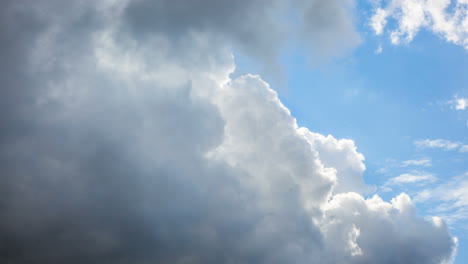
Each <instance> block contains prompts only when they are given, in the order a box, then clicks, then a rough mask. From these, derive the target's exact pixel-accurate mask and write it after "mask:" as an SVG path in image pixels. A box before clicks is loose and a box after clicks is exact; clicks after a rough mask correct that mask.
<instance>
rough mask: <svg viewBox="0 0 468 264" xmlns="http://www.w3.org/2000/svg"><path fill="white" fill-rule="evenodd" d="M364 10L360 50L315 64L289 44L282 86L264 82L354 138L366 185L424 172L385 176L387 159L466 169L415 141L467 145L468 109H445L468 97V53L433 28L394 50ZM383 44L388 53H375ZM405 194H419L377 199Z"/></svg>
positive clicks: (455, 155)
mask: <svg viewBox="0 0 468 264" xmlns="http://www.w3.org/2000/svg"><path fill="white" fill-rule="evenodd" d="M358 13H359V14H361V16H360V17H359V20H358V21H357V24H358V31H359V33H360V35H361V37H362V39H363V42H362V43H361V45H359V46H358V47H357V48H356V49H354V50H353V51H351V52H349V53H348V54H345V55H344V56H342V57H340V58H338V59H336V58H335V59H332V60H330V61H328V62H322V63H319V64H315V65H314V66H312V65H311V63H310V60H309V58H310V56H309V55H310V54H308V52H307V51H306V50H305V49H301V48H297V46H299V45H294V44H293V43H290V44H292V45H291V46H290V47H289V48H286V49H284V53H283V54H282V56H281V59H280V63H281V65H282V67H283V70H284V78H285V80H284V81H283V83H279V82H277V81H275V78H272V76H268V74H267V75H263V76H262V77H263V78H264V79H265V80H267V81H268V82H269V83H270V84H271V85H272V87H273V88H275V89H276V90H277V91H278V92H279V95H280V98H281V100H282V102H283V103H284V104H285V105H286V106H287V107H288V108H289V109H290V110H291V112H292V115H293V116H294V117H296V118H297V121H298V123H299V125H300V126H305V127H308V128H309V129H310V130H312V131H314V132H319V133H322V134H332V135H333V136H335V137H337V138H350V139H353V140H354V141H355V143H356V145H357V147H358V151H359V152H361V153H363V154H364V156H365V157H366V162H365V164H366V167H367V170H366V172H365V174H364V178H365V180H366V182H367V183H368V184H371V185H376V186H381V185H383V184H384V183H385V182H386V181H387V180H388V179H389V178H391V177H395V176H398V175H399V174H401V173H408V172H411V170H412V169H418V168H414V167H413V168H404V167H401V166H400V167H398V166H393V167H392V166H389V168H388V171H387V172H386V173H382V172H379V169H381V168H382V167H385V166H386V165H388V164H386V163H387V162H386V161H387V159H393V160H394V161H393V162H394V163H395V164H398V163H401V162H402V161H404V160H409V159H418V158H423V157H429V158H431V159H432V163H433V166H431V167H425V168H419V170H422V171H425V172H427V173H431V174H433V175H435V176H436V177H438V178H439V179H440V180H439V181H438V182H444V181H450V179H451V178H452V177H455V176H459V175H461V174H462V173H464V172H466V171H468V153H459V152H456V151H452V152H444V151H442V150H439V151H437V150H420V149H417V148H416V147H415V145H414V143H413V142H414V141H415V140H418V139H426V138H427V139H447V140H451V141H460V142H463V143H464V144H468V127H467V120H468V110H465V111H456V110H454V109H450V107H449V106H448V105H447V104H446V102H447V101H448V100H451V99H452V98H453V96H454V95H455V94H458V95H459V96H465V97H468V51H466V50H464V49H463V48H462V47H460V46H456V45H453V44H451V43H447V42H446V41H445V40H443V39H442V38H439V37H438V36H436V35H434V34H432V33H430V32H427V31H421V32H419V34H418V35H417V36H416V37H415V39H414V40H413V41H412V42H411V43H409V44H407V45H399V46H393V45H391V44H390V41H389V39H388V35H387V36H382V37H377V36H374V35H373V33H372V32H371V30H370V28H369V27H368V26H367V19H368V18H369V17H370V14H369V6H366V5H365V4H361V6H359V7H358ZM389 26H390V27H391V26H392V25H391V24H390V25H389ZM380 45H381V46H382V48H383V51H382V53H381V54H376V53H375V50H376V49H377V48H378V47H379V46H380ZM293 47H294V48H293ZM312 60H313V58H312ZM236 65H237V73H236V74H235V75H237V74H242V73H250V72H253V73H260V72H261V71H260V67H259V65H256V64H254V63H252V61H250V60H248V59H247V58H245V57H242V56H240V55H236ZM438 182H436V183H434V185H437V184H438ZM400 191H406V192H408V193H409V194H412V193H416V192H417V191H418V189H417V187H414V189H413V187H412V186H411V185H409V186H407V187H405V188H404V189H395V191H393V192H388V193H379V195H381V196H382V197H383V198H384V199H386V200H389V199H390V198H391V197H393V196H394V195H395V194H396V193H398V192H400ZM429 209H430V204H429V205H427V204H426V205H424V206H423V205H421V207H420V208H418V210H419V211H420V213H423V214H424V212H426V211H428V210H429ZM452 233H453V234H454V235H456V236H458V237H459V239H460V241H459V250H458V257H457V260H456V263H457V264H461V263H467V262H468V261H467V260H468V232H467V230H465V229H463V228H461V227H460V228H458V227H457V226H455V227H453V228H452Z"/></svg>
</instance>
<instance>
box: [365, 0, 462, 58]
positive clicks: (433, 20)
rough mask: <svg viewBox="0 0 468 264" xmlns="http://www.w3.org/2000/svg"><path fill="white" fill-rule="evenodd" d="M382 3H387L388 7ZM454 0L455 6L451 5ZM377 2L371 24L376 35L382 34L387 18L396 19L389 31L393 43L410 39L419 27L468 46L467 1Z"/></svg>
mask: <svg viewBox="0 0 468 264" xmlns="http://www.w3.org/2000/svg"><path fill="white" fill-rule="evenodd" d="M382 2H385V3H386V6H385V7H384V6H383V5H382ZM452 2H453V4H454V6H453V7H449V6H450V5H451V3H452ZM378 3H379V4H378V6H377V7H376V8H375V10H374V15H373V16H372V17H371V19H370V23H369V24H370V26H371V27H372V28H373V30H374V31H375V34H377V35H381V34H383V33H384V30H385V27H386V26H387V21H388V19H389V18H393V19H394V20H395V22H396V23H395V24H396V26H395V28H394V29H391V30H390V32H389V34H390V39H391V42H392V44H400V43H408V42H411V41H412V40H413V38H414V37H415V36H416V34H417V33H418V31H419V30H421V29H428V30H430V31H432V32H433V33H435V34H437V35H440V36H441V37H442V38H444V39H445V40H446V41H448V42H452V43H454V44H456V45H460V46H462V47H464V48H465V49H468V1H466V0H453V1H451V0H389V1H378ZM447 9H450V11H447Z"/></svg>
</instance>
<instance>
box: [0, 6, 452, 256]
mask: <svg viewBox="0 0 468 264" xmlns="http://www.w3.org/2000/svg"><path fill="white" fill-rule="evenodd" d="M224 2H225V1H222V2H219V1H197V3H196V4H195V2H192V1H191V2H190V3H188V1H187V2H179V1H152V2H149V1H132V2H116V1H102V2H99V4H96V3H95V2H94V1H76V2H67V3H66V4H65V3H63V2H62V1H34V3H32V2H28V3H25V2H22V1H6V2H4V3H3V8H2V9H1V10H0V18H1V19H2V23H0V32H1V37H2V39H3V40H4V41H2V43H1V44H0V54H1V57H2V58H3V59H2V61H1V62H0V65H1V71H0V82H1V86H2V89H1V91H0V93H1V95H0V106H1V108H2V109H1V110H2V111H0V122H1V123H2V127H3V129H2V131H1V133H0V146H1V147H0V165H1V166H0V168H1V174H0V175H1V180H2V184H1V185H0V210H1V211H0V212H1V215H2V217H1V219H0V262H5V263H14V264H16V263H106V262H111V263H310V262H320V263H445V262H446V261H449V260H450V259H451V257H452V254H453V252H454V249H455V247H456V245H455V240H454V239H453V238H452V237H451V236H450V235H449V233H448V231H447V227H446V226H445V225H444V224H443V222H440V221H437V222H434V223H431V222H426V221H425V220H423V219H422V218H420V217H418V216H416V215H415V214H414V210H413V207H412V205H411V201H410V199H409V197H407V196H406V195H404V194H403V195H400V196H398V197H397V198H395V199H394V200H392V202H391V203H387V202H384V201H382V200H381V199H380V198H378V197H377V196H375V197H373V198H372V199H368V200H366V199H364V198H363V197H362V196H361V195H359V194H357V193H356V192H361V191H364V190H365V189H366V188H367V187H366V185H365V184H364V182H363V180H362V178H361V175H362V172H363V171H364V169H365V167H364V165H363V163H362V162H363V160H364V157H363V156H362V155H361V154H359V153H358V152H357V151H356V147H355V146H354V142H352V141H351V140H337V139H335V138H333V137H331V136H328V137H324V136H322V135H319V134H315V133H312V132H310V131H309V130H307V129H306V128H298V127H297V124H296V121H295V119H294V118H293V117H292V116H291V114H290V112H289V111H288V110H287V109H286V108H285V107H284V106H283V105H282V104H281V102H280V101H279V99H278V96H277V94H276V93H275V92H274V91H273V90H272V89H270V87H269V86H268V84H267V83H265V82H264V81H263V80H262V79H261V78H260V77H259V76H254V75H246V76H241V77H239V78H236V79H231V78H230V77H229V76H230V74H231V73H232V72H233V71H234V63H233V57H232V54H231V50H230V49H231V48H233V47H235V48H240V49H242V50H244V52H245V53H246V54H247V55H250V56H253V57H255V56H257V55H258V54H260V55H258V56H260V58H259V59H260V60H262V59H263V56H266V55H262V52H266V53H263V54H268V53H269V52H273V53H274V51H272V50H271V46H270V44H271V43H270V42H269V41H274V40H275V37H272V36H274V32H273V31H275V30H276V29H277V27H281V25H276V24H275V23H274V22H272V21H276V20H269V19H268V18H271V17H270V15H273V14H275V15H279V14H277V11H278V9H276V7H275V5H276V4H279V2H278V3H276V2H274V3H273V2H272V3H270V1H268V3H267V2H266V1H265V2H264V3H263V2H262V1H259V2H257V3H256V5H254V4H250V1H248V3H247V2H245V3H244V2H237V1H236V2H232V1H226V3H224ZM228 2H229V3H228ZM191 3H194V4H191ZM262 4H263V5H264V6H262ZM202 5H204V6H205V7H206V8H202ZM322 5H325V4H324V3H322ZM162 10H163V11H162ZM323 10H332V11H333V10H334V9H333V8H332V7H326V8H325V7H324V8H323ZM340 10H341V9H340ZM250 12H251V13H250ZM339 13H340V14H342V12H341V11H340V12H339ZM242 16H246V18H245V19H239V18H240V17H242ZM319 21H320V20H317V23H319ZM255 23H259V24H255ZM268 23H273V24H271V25H268V26H266V24H268ZM325 24H327V22H325ZM314 26H316V27H317V26H319V24H317V25H314ZM327 26H328V24H327ZM266 27H267V28H268V29H269V30H268V32H263V31H264V29H265V28H266ZM270 27H271V28H270ZM268 46H270V47H268ZM256 49H259V51H258V52H259V53H257V51H256ZM352 191H355V192H352Z"/></svg>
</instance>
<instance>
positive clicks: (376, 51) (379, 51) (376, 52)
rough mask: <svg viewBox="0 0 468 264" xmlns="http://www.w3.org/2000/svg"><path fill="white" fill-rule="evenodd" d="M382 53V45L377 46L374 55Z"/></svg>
mask: <svg viewBox="0 0 468 264" xmlns="http://www.w3.org/2000/svg"><path fill="white" fill-rule="evenodd" d="M382 51H383V48H382V45H379V47H378V48H377V49H376V50H375V51H374V53H375V54H380V53H382Z"/></svg>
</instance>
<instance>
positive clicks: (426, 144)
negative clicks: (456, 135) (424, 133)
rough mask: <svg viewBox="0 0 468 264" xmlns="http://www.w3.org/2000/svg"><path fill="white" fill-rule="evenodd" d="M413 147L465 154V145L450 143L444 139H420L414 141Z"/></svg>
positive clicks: (457, 142)
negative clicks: (455, 151)
mask: <svg viewBox="0 0 468 264" xmlns="http://www.w3.org/2000/svg"><path fill="white" fill-rule="evenodd" d="M414 145H416V147H418V148H421V149H441V150H445V151H451V150H457V151H460V152H465V151H466V148H467V145H463V144H462V143H461V142H459V141H450V140H446V139H421V140H416V141H414Z"/></svg>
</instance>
